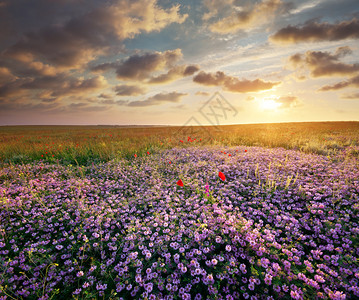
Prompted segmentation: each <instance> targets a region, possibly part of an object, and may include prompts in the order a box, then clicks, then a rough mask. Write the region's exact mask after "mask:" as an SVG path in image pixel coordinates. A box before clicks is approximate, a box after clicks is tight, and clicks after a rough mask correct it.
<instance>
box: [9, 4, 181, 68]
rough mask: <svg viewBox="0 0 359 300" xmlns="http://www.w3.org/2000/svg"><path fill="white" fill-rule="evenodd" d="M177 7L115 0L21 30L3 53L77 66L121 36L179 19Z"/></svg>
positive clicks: (156, 28)
mask: <svg viewBox="0 0 359 300" xmlns="http://www.w3.org/2000/svg"><path fill="white" fill-rule="evenodd" d="M179 8H180V7H179V5H175V6H172V7H169V8H166V9H164V8H162V7H160V6H158V4H157V1H156V0H145V1H131V0H118V1H115V3H114V4H112V5H106V4H104V5H102V6H100V7H98V8H96V9H94V10H92V11H90V12H88V13H87V14H85V15H82V16H80V17H77V18H72V19H70V20H69V21H67V22H66V23H64V24H62V25H53V26H50V27H46V28H44V29H41V30H39V31H35V32H29V33H27V34H24V35H23V37H22V39H21V40H19V41H18V42H16V43H15V44H14V45H13V46H11V47H9V48H8V49H7V50H6V51H5V55H7V57H11V58H13V59H16V60H19V61H23V60H24V59H25V60H26V59H27V60H31V61H32V60H41V61H46V62H47V63H50V64H53V65H55V66H57V67H62V68H70V69H71V68H79V67H81V66H83V65H85V64H86V63H88V62H89V61H91V60H93V59H94V58H95V57H96V56H98V55H101V54H104V53H107V52H108V51H109V50H110V49H111V50H115V49H119V47H120V48H121V47H122V45H121V43H120V42H121V41H123V40H124V39H128V38H133V37H134V36H135V35H137V34H140V33H141V32H152V31H159V30H161V29H163V28H164V27H166V26H167V25H169V24H171V23H183V22H184V21H185V19H186V18H187V15H180V14H179ZM116 41H117V43H116Z"/></svg>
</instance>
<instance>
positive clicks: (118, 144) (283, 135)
mask: <svg viewBox="0 0 359 300" xmlns="http://www.w3.org/2000/svg"><path fill="white" fill-rule="evenodd" d="M188 136H189V137H191V139H192V142H190V141H188ZM195 139H196V140H195ZM200 139H201V140H200ZM180 140H182V141H183V143H181V142H180ZM189 145H190V146H194V145H223V146H234V145H247V146H263V147H283V148H286V149H296V150H301V151H304V152H307V153H317V154H321V155H330V156H337V155H338V154H342V155H344V157H352V156H358V154H359V122H312V123H278V124H250V125H228V126H219V127H209V126H208V127H186V128H183V127H142V128H141V127H135V128H130V127H111V126H3V127H0V162H1V163H20V164H21V163H27V162H33V161H39V160H46V161H49V162H54V163H60V164H70V163H71V164H79V165H88V164H91V163H96V162H99V161H108V160H111V159H115V158H128V159H130V158H133V157H134V154H137V155H138V156H141V155H146V153H147V151H149V152H154V151H158V150H159V149H164V148H172V147H187V146H189Z"/></svg>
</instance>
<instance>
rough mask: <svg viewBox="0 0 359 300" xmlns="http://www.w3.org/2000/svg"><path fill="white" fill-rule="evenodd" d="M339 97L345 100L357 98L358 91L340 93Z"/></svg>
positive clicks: (358, 96)
mask: <svg viewBox="0 0 359 300" xmlns="http://www.w3.org/2000/svg"><path fill="white" fill-rule="evenodd" d="M341 98H342V99H347V100H359V92H356V93H352V94H346V95H342V96H341Z"/></svg>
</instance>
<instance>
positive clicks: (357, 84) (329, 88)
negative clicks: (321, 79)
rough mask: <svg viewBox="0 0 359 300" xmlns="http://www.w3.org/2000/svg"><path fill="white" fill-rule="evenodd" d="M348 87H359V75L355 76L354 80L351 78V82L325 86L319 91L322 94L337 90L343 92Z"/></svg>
mask: <svg viewBox="0 0 359 300" xmlns="http://www.w3.org/2000/svg"><path fill="white" fill-rule="evenodd" d="M346 87H359V75H358V76H355V77H353V78H350V79H349V80H345V81H341V82H338V83H335V84H333V85H325V86H323V87H321V88H320V89H319V91H321V92H325V91H335V90H341V89H344V88H346Z"/></svg>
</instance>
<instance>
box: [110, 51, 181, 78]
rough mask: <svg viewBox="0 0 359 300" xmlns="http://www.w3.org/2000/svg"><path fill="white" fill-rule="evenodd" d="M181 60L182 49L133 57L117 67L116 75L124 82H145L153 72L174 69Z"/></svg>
mask: <svg viewBox="0 0 359 300" xmlns="http://www.w3.org/2000/svg"><path fill="white" fill-rule="evenodd" d="M180 58H182V52H181V49H175V50H167V51H164V52H153V53H145V54H143V55H138V54H136V55H132V56H130V57H129V58H128V59H126V60H124V61H122V62H121V63H119V64H117V65H116V75H117V78H119V79H122V80H143V79H146V78H147V77H148V76H149V74H151V73H152V72H155V71H159V70H163V69H166V68H170V67H172V66H173V65H174V64H175V63H176V62H177V61H178V60H179V59H180Z"/></svg>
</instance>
